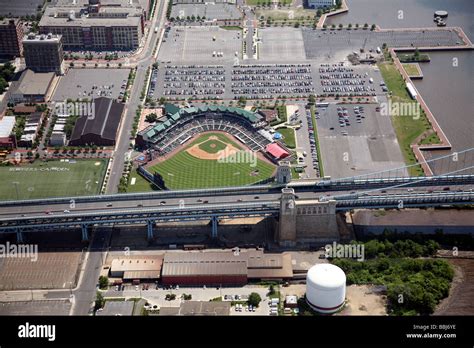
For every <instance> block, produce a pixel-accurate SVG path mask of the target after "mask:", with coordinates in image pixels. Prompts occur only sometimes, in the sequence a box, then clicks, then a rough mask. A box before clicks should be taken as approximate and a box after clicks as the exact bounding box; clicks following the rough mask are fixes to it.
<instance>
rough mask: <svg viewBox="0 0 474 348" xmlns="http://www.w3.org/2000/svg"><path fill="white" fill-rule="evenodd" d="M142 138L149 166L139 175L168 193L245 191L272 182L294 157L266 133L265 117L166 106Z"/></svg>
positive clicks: (235, 111) (224, 109)
mask: <svg viewBox="0 0 474 348" xmlns="http://www.w3.org/2000/svg"><path fill="white" fill-rule="evenodd" d="M164 115H165V116H164V117H162V118H160V119H159V120H158V122H157V123H156V124H153V125H151V126H149V127H147V128H145V129H144V130H142V131H140V132H139V133H138V135H137V145H138V146H139V147H141V148H142V149H147V151H146V152H147V153H148V156H149V158H148V161H147V163H146V164H143V165H142V166H141V167H140V168H139V171H138V172H139V173H140V174H141V175H142V176H144V178H145V179H147V180H148V181H150V182H153V183H154V184H155V185H156V186H158V187H160V188H163V189H190V188H210V187H227V186H244V185H252V184H258V183H265V182H269V181H272V180H273V177H274V176H275V174H276V169H277V163H278V161H279V160H280V159H283V158H285V157H288V156H289V155H290V151H289V150H288V149H286V148H285V147H284V145H283V144H279V143H275V142H274V141H273V139H272V136H271V135H270V134H269V133H268V132H267V131H265V129H264V128H265V126H267V123H266V122H265V119H264V117H263V116H262V115H260V114H259V113H254V112H251V111H247V110H244V109H240V108H233V107H224V106H200V107H187V108H178V107H177V106H174V105H170V104H168V105H166V106H165V109H164Z"/></svg>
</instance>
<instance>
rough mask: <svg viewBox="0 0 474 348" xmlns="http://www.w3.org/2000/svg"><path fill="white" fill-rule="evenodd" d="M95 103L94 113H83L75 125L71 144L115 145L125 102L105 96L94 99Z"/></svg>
mask: <svg viewBox="0 0 474 348" xmlns="http://www.w3.org/2000/svg"><path fill="white" fill-rule="evenodd" d="M93 103H94V106H93V108H94V114H93V115H81V117H80V118H79V119H78V120H77V122H76V125H75V126H74V130H73V132H72V135H71V140H70V142H69V145H72V146H83V145H86V144H88V145H99V146H113V145H115V140H116V136H117V130H118V127H119V124H120V120H121V118H122V113H123V110H124V107H125V106H124V104H121V103H117V102H115V101H114V100H112V99H110V98H105V97H101V98H97V99H94V100H93Z"/></svg>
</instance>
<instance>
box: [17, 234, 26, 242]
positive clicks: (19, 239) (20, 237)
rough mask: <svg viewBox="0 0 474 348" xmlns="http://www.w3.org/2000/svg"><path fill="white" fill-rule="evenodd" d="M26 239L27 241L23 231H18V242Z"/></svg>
mask: <svg viewBox="0 0 474 348" xmlns="http://www.w3.org/2000/svg"><path fill="white" fill-rule="evenodd" d="M24 241H25V238H24V236H23V232H21V231H16V242H17V243H23V242H24Z"/></svg>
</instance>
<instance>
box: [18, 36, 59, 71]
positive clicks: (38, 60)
mask: <svg viewBox="0 0 474 348" xmlns="http://www.w3.org/2000/svg"><path fill="white" fill-rule="evenodd" d="M23 54H24V56H25V63H26V67H27V68H28V69H31V70H33V71H34V72H37V73H43V72H55V73H56V74H62V73H63V70H62V63H63V60H64V53H63V46H62V37H61V35H53V34H40V35H35V34H29V35H27V36H25V37H24V39H23Z"/></svg>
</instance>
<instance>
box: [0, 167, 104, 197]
mask: <svg viewBox="0 0 474 348" xmlns="http://www.w3.org/2000/svg"><path fill="white" fill-rule="evenodd" d="M106 167H107V161H106V160H90V161H89V160H77V161H75V160H69V161H68V162H65V161H49V162H42V161H36V162H35V163H33V164H27V165H21V166H15V167H13V166H12V167H0V199H3V200H9V199H30V198H45V197H59V196H80V195H85V194H97V193H99V191H100V187H101V185H102V179H103V177H104V174H105V169H106Z"/></svg>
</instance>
